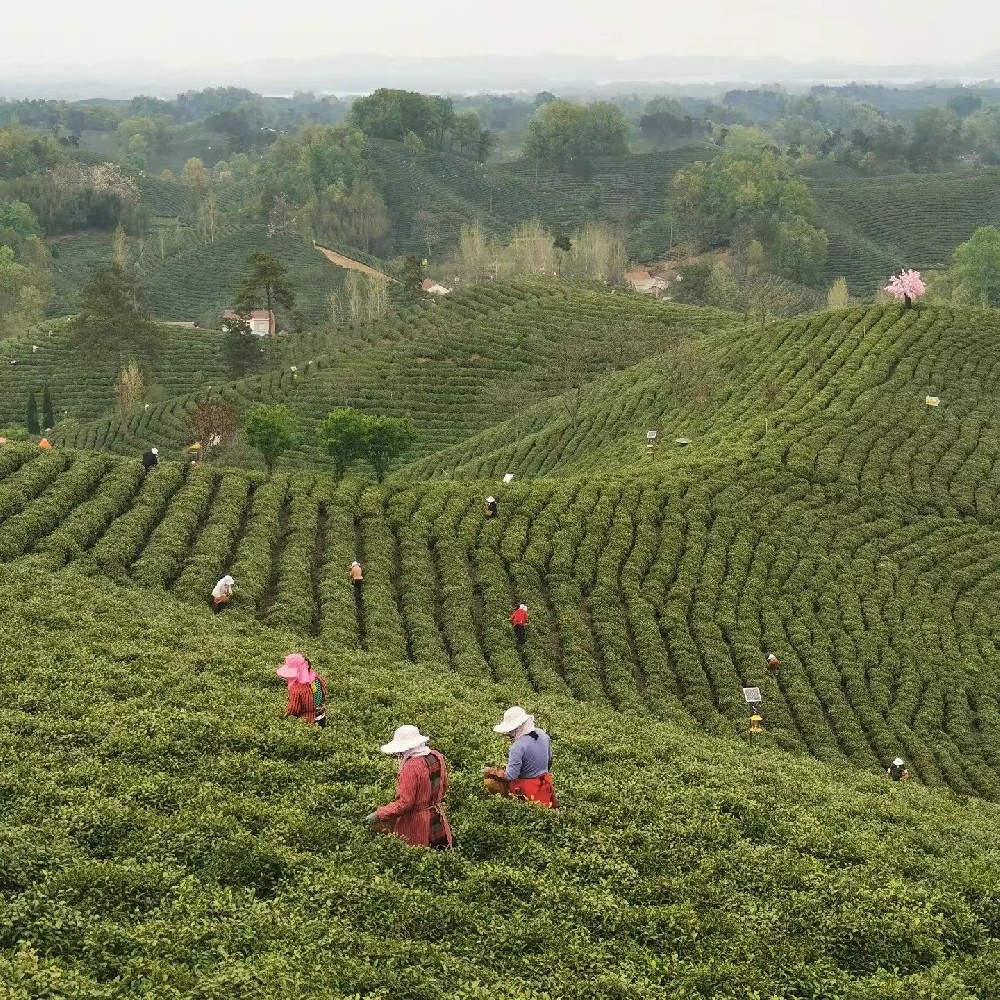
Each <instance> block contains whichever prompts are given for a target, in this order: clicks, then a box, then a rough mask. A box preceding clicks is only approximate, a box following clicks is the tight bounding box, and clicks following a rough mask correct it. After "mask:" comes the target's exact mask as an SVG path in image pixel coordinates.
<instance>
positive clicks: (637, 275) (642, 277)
mask: <svg viewBox="0 0 1000 1000" xmlns="http://www.w3.org/2000/svg"><path fill="white" fill-rule="evenodd" d="M625 280H626V281H627V282H628V283H629V284H630V285H631V286H632V288H634V289H635V290H636V291H637V292H641V293H642V294H643V295H655V296H657V297H659V295H660V294H661V293H662V292H664V291H666V289H667V283H666V281H665V280H664V279H663V278H659V277H657V276H656V275H653V274H650V273H649V271H629V272H627V273H626V275H625Z"/></svg>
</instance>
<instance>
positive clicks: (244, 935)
mask: <svg viewBox="0 0 1000 1000" xmlns="http://www.w3.org/2000/svg"><path fill="white" fill-rule="evenodd" d="M0 607H2V608H3V614H2V615H0V637H2V639H3V640H4V644H5V647H6V648H7V650H8V655H7V658H6V663H5V670H4V672H3V676H2V678H0V690H2V694H3V708H2V710H0V717H2V723H3V727H2V728H3V740H4V742H5V743H6V745H7V749H8V752H7V753H6V754H4V755H3V763H2V764H0V775H2V781H3V786H4V795H3V796H2V798H0V835H2V839H3V844H4V856H5V865H4V874H3V889H4V891H3V894H2V897H0V927H3V928H5V929H4V930H3V932H2V933H0V981H2V982H3V983H4V984H5V988H6V990H7V992H8V993H9V994H10V996H11V997H13V998H17V1000H21V998H28V997H36V996H46V995H47V996H52V997H65V998H70V997H73V998H93V1000H97V998H101V1000H119V998H121V1000H125V998H128V1000H131V998H133V997H136V996H167V995H173V996H194V995H204V996H232V995H235V994H237V993H238V994H239V995H240V996H241V997H245V998H247V1000H279V998H280V1000H296V998H301V1000H305V998H307V997H308V998H310V1000H325V998H331V1000H333V998H336V997H345V996H358V995H365V996H371V997H382V998H385V1000H389V998H395V997H401V996H406V997H414V998H416V997H421V998H439V997H440V998H443V997H445V996H447V997H456V998H462V1000H473V998H475V1000H485V998H486V997H505V998H508V1000H522V998H523V1000H534V998H538V1000H542V998H544V997H552V996H558V997H560V998H567V1000H577V998H578V1000H582V998H584V997H593V996H595V995H600V996H602V997H617V998H621V1000H632V998H635V1000H638V998H645V997H652V996H663V995H667V994H669V995H672V996H685V997H691V998H705V1000H708V998H710V997H711V998H714V1000H737V998H738V1000H745V998H746V997H747V995H748V994H747V983H753V984H754V989H755V991H757V992H758V993H759V995H762V996H769V997H782V998H788V1000H792V998H813V1000H821V998H822V1000H828V998H831V997H834V996H841V997H852V998H858V1000H860V998H862V997H863V998H865V1000H890V998H892V1000H895V998H898V997H900V996H902V995H912V996H914V997H926V998H931V997H934V998H949V1000H952V998H953V1000H959V998H961V1000H972V998H974V997H988V996H992V995H994V993H995V990H994V987H995V983H996V981H997V973H998V967H1000V949H998V936H1000V923H998V916H997V910H996V900H995V885H996V882H997V879H998V877H1000V867H998V861H997V857H996V851H995V828H996V825H997V823H998V821H1000V815H998V814H997V811H996V807H994V806H991V805H987V804H984V803H981V802H975V803H973V802H967V801H958V800H956V799H954V798H952V797H950V796H944V795H941V794H938V793H935V792H933V791H931V790H928V789H924V788H921V787H919V786H893V785H890V784H888V783H887V782H886V781H885V779H884V778H879V777H875V776H873V777H867V776H857V775H848V774H835V773H833V772H831V771H829V770H828V769H824V768H821V767H819V766H817V765H815V764H812V763H809V762H805V761H801V760H796V759H794V758H792V757H789V756H787V755H784V754H780V753H777V752H774V751H772V750H769V749H766V748H761V747H758V748H755V749H754V750H753V751H748V748H747V744H746V743H745V742H743V741H724V740H718V739H714V740H709V739H704V738H699V737H697V736H695V735H693V734H691V733H690V732H688V731H685V730H679V729H676V728H674V727H671V726H666V725H658V724H654V723H651V722H649V721H648V720H643V719H639V718H636V717H627V716H626V717H620V716H617V715H616V714H614V713H610V712H607V711H604V710H601V709H598V708H595V707H587V706H584V705H580V704H577V703H574V702H571V701H568V700H566V699H563V698H555V697H538V698H535V699H533V701H532V707H533V708H536V709H537V711H538V712H539V713H540V719H541V720H542V721H543V722H544V724H545V725H546V726H547V727H548V728H549V729H550V731H552V733H553V734H554V737H555V740H554V748H555V753H556V780H557V782H558V789H559V792H560V794H561V796H562V802H561V805H562V808H561V809H560V810H559V811H558V812H557V813H555V814H549V813H544V812H540V811H537V810H534V809H531V808H529V807H525V806H518V805H516V804H512V803H507V802H503V801H499V800H487V799H486V798H484V797H483V795H482V792H481V791H480V788H479V768H480V767H481V766H483V765H484V764H486V763H490V762H492V761H494V760H496V759H497V757H498V755H499V754H500V753H501V752H502V749H501V747H500V746H499V745H498V741H497V740H496V739H495V738H494V737H493V734H492V733H491V731H490V729H489V726H490V724H491V723H492V722H493V721H494V720H495V718H496V717H497V714H498V712H499V711H500V709H501V708H502V707H503V706H504V705H505V704H506V703H507V701H508V700H509V694H508V692H507V691H506V690H505V689H502V688H499V687H496V686H493V685H490V684H484V683H481V682H480V683H479V684H477V685H475V686H474V687H470V686H468V685H466V684H465V683H464V682H463V681H462V680H461V679H460V678H459V677H457V676H456V675H454V674H453V673H450V672H441V671H430V670H429V669H426V668H421V667H408V668H401V667H400V666H398V665H397V664H395V663H392V662H391V661H388V660H386V659H384V658H381V657H377V656H372V655H344V654H343V653H340V652H338V651H336V649H335V647H331V646H327V645H323V644H321V643H318V642H316V641H308V642H306V643H305V644H304V645H305V649H306V651H307V652H308V653H309V654H310V655H311V657H312V658H313V659H314V661H315V662H316V663H317V665H319V666H321V668H322V669H323V671H324V672H325V674H326V676H327V678H328V679H329V682H330V691H331V708H332V709H333V712H332V715H333V718H334V719H335V723H334V727H333V728H332V729H327V730H326V731H325V732H318V731H316V730H310V729H308V728H307V727H305V726H302V725H301V724H299V723H298V722H294V721H289V720H282V719H281V718H280V717H279V714H280V709H281V706H282V703H283V697H284V696H283V693H282V692H281V690H280V685H279V684H278V683H277V682H276V681H275V678H274V676H273V669H274V664H275V663H277V662H279V661H280V658H281V656H282V655H283V654H284V653H285V652H286V651H287V650H288V649H289V648H302V646H303V643H302V640H301V639H299V638H297V637H295V636H293V635H292V634H289V633H283V632H263V631H260V630H258V629H256V628H254V627H252V626H250V625H248V624H246V623H244V622H241V621H240V620H239V619H238V618H237V617H236V616H233V617H231V618H223V619H219V620H212V619H210V618H209V617H207V616H205V617H201V616H192V615H191V613H190V609H188V608H186V607H183V606H181V605H177V604H175V603H174V602H172V601H169V600H163V599H162V598H158V597H155V596H152V597H150V598H146V597H144V596H143V595H142V594H141V593H138V592H130V593H124V592H120V591H118V590H116V589H115V588H113V587H101V588H100V589H98V588H96V587H93V586H91V585H90V584H89V583H88V582H87V581H86V580H84V579H82V578H79V577H76V576H73V575H66V574H55V575H51V576H47V577H43V578H41V579H39V578H38V577H37V576H36V575H35V574H34V573H33V572H32V571H31V569H30V568H25V569H18V568H16V567H15V568H9V569H7V570H4V571H2V572H0ZM84 691H85V692H86V697H81V693H82V692H84ZM403 720H411V721H413V722H416V723H418V724H419V725H420V726H421V727H422V728H423V729H424V730H425V731H428V732H430V733H431V734H432V736H433V738H434V740H435V744H436V745H437V746H438V747H439V748H440V749H442V750H443V751H444V752H445V754H446V755H447V757H448V759H449V761H450V764H451V767H452V779H453V784H452V789H451V791H450V793H449V796H448V809H449V813H450V817H451V819H452V821H453V824H454V828H455V831H456V835H457V838H458V841H459V844H460V848H459V850H458V851H456V852H454V853H452V854H451V855H447V856H441V855H434V854H423V853H415V852H410V851H408V850H407V849H406V848H405V847H403V846H402V845H399V844H397V843H394V842H392V841H390V840H384V839H377V838H373V837H372V835H371V834H370V833H368V831H366V830H365V828H364V826H363V825H362V823H361V818H362V817H363V816H364V814H365V813H366V812H368V811H369V810H370V809H371V808H372V807H373V806H374V805H375V804H376V803H378V802H380V801H386V800H387V798H388V797H389V796H391V790H392V782H393V774H392V771H393V763H392V762H391V761H388V760H386V759H385V758H383V757H380V755H379V754H378V753H377V750H376V747H377V745H378V744H379V743H380V742H381V741H382V740H383V739H385V737H386V735H387V734H388V733H390V732H391V730H392V729H393V727H394V726H395V725H397V724H398V723H399V722H401V721H403ZM512 949H513V950H514V951H515V952H516V953H517V954H518V958H517V960H516V961H512V958H511V954H512Z"/></svg>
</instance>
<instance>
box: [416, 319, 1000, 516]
mask: <svg viewBox="0 0 1000 1000" xmlns="http://www.w3.org/2000/svg"><path fill="white" fill-rule="evenodd" d="M998 371H1000V321H998V318H997V314H996V313H995V312H993V311H989V310H978V311H977V310H969V311H960V312H956V311H954V310H950V309H939V308H927V309H919V310H902V309H900V308H898V307H888V308H883V307H869V308H865V309H856V310H848V311H843V312H824V313H818V314H815V315H814V316H812V317H809V318H798V319H791V320H786V321H782V322H779V323H775V324H772V325H768V326H766V327H764V328H763V329H761V327H760V326H759V325H757V324H755V323H750V324H747V325H746V326H745V327H744V326H739V327H732V326H729V327H726V326H719V327H718V328H717V329H710V330H709V331H708V332H707V333H706V334H705V335H704V336H702V337H701V338H699V339H698V340H697V341H693V342H682V343H680V344H678V345H676V346H675V347H674V348H672V349H671V350H669V351H667V352H665V353H664V354H662V355H659V356H657V357H654V358H650V359H648V360H646V361H644V362H641V363H640V364H638V365H636V366H634V367H632V368H629V369H627V370H625V371H623V372H621V373H618V374H614V375H611V376H608V377H607V378H605V379H602V380H598V381H596V382H594V383H593V384H591V385H589V386H588V387H587V388H586V389H585V390H584V391H583V393H582V394H581V399H580V402H579V408H578V410H576V411H575V420H574V419H573V418H572V416H571V414H570V412H569V411H568V410H567V406H566V401H565V400H556V399H554V400H551V401H549V402H547V403H543V404H540V405H538V406H536V407H533V408H532V409H530V410H528V411H526V412H523V413H520V414H518V415H517V416H516V417H515V418H512V419H511V420H510V421H508V422H507V423H505V424H503V425H500V426H498V427H496V428H494V429H491V430H489V431H486V432H484V433H482V434H480V435H477V436H475V437H472V438H469V439H468V440H466V441H463V442H460V443H458V444H456V445H454V446H453V447H451V448H450V449H448V450H446V451H444V452H441V453H440V454H438V455H432V456H429V457H427V458H425V459H423V460H421V461H419V462H416V463H414V464H413V465H412V466H410V467H409V468H407V469H406V470H405V471H404V475H406V476H407V477H408V478H412V479H414V480H419V479H421V478H426V477H434V476H448V477H452V478H460V479H496V478H498V477H500V476H502V475H503V474H504V473H505V472H507V471H513V472H516V473H517V474H518V475H519V476H521V477H538V476H548V475H566V476H569V475H581V474H587V475H596V474H601V472H602V470H606V469H608V468H617V469H621V468H623V467H627V468H629V469H631V470H633V471H635V472H636V473H641V472H642V470H653V471H661V472H663V473H665V474H666V473H668V472H669V471H670V470H673V469H675V468H685V467H689V466H698V465H703V464H713V463H716V462H718V461H720V460H722V461H737V460H750V459H752V458H753V459H756V460H761V461H767V462H769V463H771V464H774V465H776V466H778V467H781V468H784V469H788V470H790V471H793V472H795V473H797V474H800V475H804V476H808V477H809V478H811V479H815V480H816V481H820V482H830V483H834V482H837V483H842V484H845V485H849V486H850V487H851V488H852V489H855V490H860V492H861V493H862V495H863V496H864V497H866V498H868V499H872V500H878V499H881V498H891V499H893V500H895V499H896V498H903V499H905V500H906V501H907V502H912V503H914V504H915V505H916V506H917V507H918V508H919V509H921V510H926V511H937V512H939V513H942V514H960V515H961V516H965V517H970V516H974V517H976V518H977V519H979V520H980V521H981V522H982V523H984V524H995V523H996V520H997V514H998V510H1000V508H998V507H997V496H998V494H1000V466H998V459H1000V422H998V417H997V392H996V378H997V372H998ZM927 396H937V397H939V398H940V400H941V405H940V406H938V407H936V408H932V407H928V406H927V405H926V404H925V398H926V397H927ZM648 428H660V429H661V432H662V438H661V443H660V444H659V446H658V448H657V451H656V453H655V454H654V455H653V456H652V457H649V456H647V455H646V454H645V444H646V431H647V429H648ZM678 438H685V439H688V440H690V442H691V443H690V444H689V445H687V446H686V447H678V446H677V445H676V444H675V443H674V441H675V439H678Z"/></svg>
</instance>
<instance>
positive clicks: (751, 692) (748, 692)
mask: <svg viewBox="0 0 1000 1000" xmlns="http://www.w3.org/2000/svg"><path fill="white" fill-rule="evenodd" d="M743 700H744V701H745V702H746V703H747V704H748V705H759V704H760V703H761V702H762V701H763V700H764V699H763V698H761V696H760V688H744V689H743Z"/></svg>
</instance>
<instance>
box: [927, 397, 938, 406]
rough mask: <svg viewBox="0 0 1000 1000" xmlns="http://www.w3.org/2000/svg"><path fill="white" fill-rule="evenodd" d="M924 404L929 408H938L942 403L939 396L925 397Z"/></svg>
mask: <svg viewBox="0 0 1000 1000" xmlns="http://www.w3.org/2000/svg"><path fill="white" fill-rule="evenodd" d="M924 402H925V403H926V404H927V405H928V406H937V405H938V403H940V402H941V400H940V398H939V397H937V396H924Z"/></svg>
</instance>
